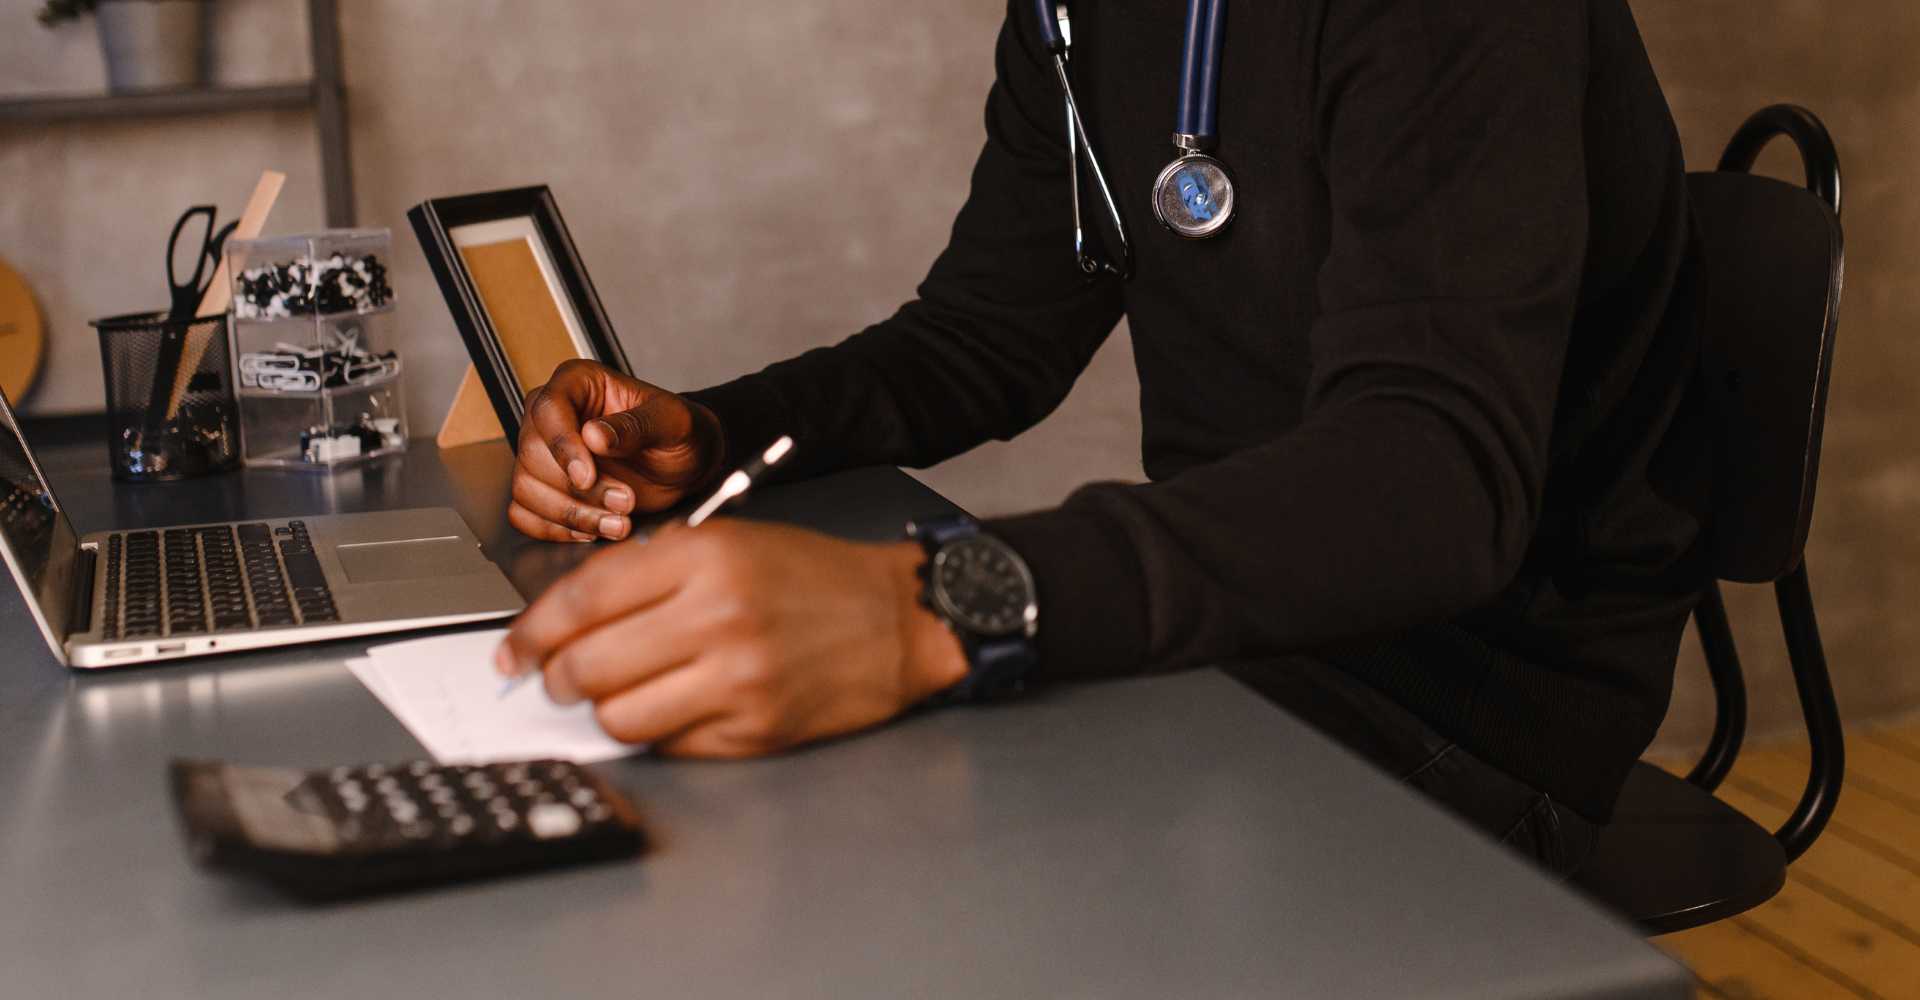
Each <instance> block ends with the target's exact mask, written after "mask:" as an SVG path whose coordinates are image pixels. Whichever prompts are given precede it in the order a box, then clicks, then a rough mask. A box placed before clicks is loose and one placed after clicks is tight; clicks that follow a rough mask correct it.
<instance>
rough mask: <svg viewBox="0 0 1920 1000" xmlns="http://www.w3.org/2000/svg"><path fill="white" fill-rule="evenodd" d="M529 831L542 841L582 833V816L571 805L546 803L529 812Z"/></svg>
mask: <svg viewBox="0 0 1920 1000" xmlns="http://www.w3.org/2000/svg"><path fill="white" fill-rule="evenodd" d="M527 829H529V830H531V831H533V835H534V836H536V837H539V838H540V839H542V840H546V839H548V838H551V837H566V836H571V835H572V834H575V833H578V832H580V814H579V813H578V812H575V811H574V808H573V807H572V806H569V805H562V804H560V803H558V802H545V803H541V804H540V805H537V806H534V807H533V808H532V809H529V810H527Z"/></svg>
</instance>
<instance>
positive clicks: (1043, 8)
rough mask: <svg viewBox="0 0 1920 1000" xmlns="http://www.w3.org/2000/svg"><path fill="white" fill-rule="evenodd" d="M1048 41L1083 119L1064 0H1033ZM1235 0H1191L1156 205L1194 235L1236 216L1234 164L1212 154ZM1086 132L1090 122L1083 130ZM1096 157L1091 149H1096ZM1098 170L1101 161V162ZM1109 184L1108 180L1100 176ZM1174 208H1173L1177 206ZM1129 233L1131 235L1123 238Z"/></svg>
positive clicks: (1165, 221) (1164, 218)
mask: <svg viewBox="0 0 1920 1000" xmlns="http://www.w3.org/2000/svg"><path fill="white" fill-rule="evenodd" d="M1032 3H1033V12H1034V21H1035V23H1036V24H1037V25H1038V26H1039V29H1040V42H1041V45H1042V46H1044V47H1045V48H1046V50H1047V51H1048V52H1049V53H1051V54H1052V55H1053V60H1054V67H1055V70H1056V72H1057V73H1058V74H1059V76H1060V84H1061V86H1062V87H1063V88H1065V89H1066V91H1067V95H1068V102H1069V109H1070V111H1071V113H1072V114H1074V115H1075V116H1076V118H1077V116H1078V114H1079V111H1078V108H1077V106H1076V105H1074V103H1073V98H1072V94H1073V88H1072V85H1071V84H1070V83H1069V82H1068V80H1067V72H1066V55H1067V47H1068V41H1067V38H1066V36H1065V35H1064V34H1062V32H1061V30H1060V26H1059V24H1058V23H1057V22H1056V17H1058V16H1064V15H1059V14H1057V13H1056V6H1058V7H1062V8H1064V6H1065V3H1064V0H1032ZM1226 8H1227V0H1187V17H1186V33H1185V38H1184V39H1183V41H1182V43H1181V48H1180V91H1179V105H1178V107H1177V108H1176V111H1175V116H1174V131H1173V145H1174V148H1175V157H1174V159H1173V161H1172V162H1171V163H1169V164H1167V167H1166V169H1164V170H1162V171H1161V172H1160V176H1159V177H1158V178H1156V179H1155V181H1154V185H1153V210H1154V216H1155V218H1157V219H1159V220H1160V222H1161V224H1162V225H1165V226H1166V227H1167V228H1168V229H1171V230H1173V231H1174V232H1175V233H1178V234H1179V235H1181V236H1184V237H1187V238H1189V239H1200V238H1204V237H1208V236H1212V235H1214V234H1215V233H1217V232H1219V231H1220V230H1221V229H1222V228H1223V227H1224V226H1225V225H1226V223H1227V221H1228V220H1229V219H1230V218H1231V217H1232V214H1233V179H1232V176H1231V175H1230V174H1229V173H1228V172H1227V169H1226V165H1225V164H1223V163H1221V162H1220V161H1219V160H1218V159H1216V158H1215V157H1213V156H1210V155H1208V153H1207V151H1208V150H1210V149H1212V148H1213V147H1214V145H1215V144H1216V143H1217V142H1218V140H1219V106H1220V56H1221V52H1222V50H1223V49H1224V48H1225V42H1226V32H1227V9H1226ZM1081 131H1082V134H1083V135H1084V132H1085V130H1084V128H1082V130H1081ZM1089 155H1090V156H1091V149H1089ZM1093 162H1094V164H1095V167H1094V169H1095V170H1098V169H1099V168H1098V160H1097V159H1094V160H1093ZM1100 180H1101V187H1102V188H1103V189H1104V188H1105V179H1104V178H1100ZM1170 206H1171V207H1170ZM1122 238H1123V239H1124V236H1123V237H1122Z"/></svg>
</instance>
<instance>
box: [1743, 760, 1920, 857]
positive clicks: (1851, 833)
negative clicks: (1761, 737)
mask: <svg viewBox="0 0 1920 1000" xmlns="http://www.w3.org/2000/svg"><path fill="white" fill-rule="evenodd" d="M1799 752H1800V753H1801V754H1802V755H1804V753H1805V750H1804V749H1801V750H1800V751H1799ZM1856 777H1858V776H1856ZM1806 780H1807V765H1806V762H1805V759H1804V756H1803V757H1802V758H1801V759H1795V756H1794V752H1793V751H1788V750H1780V749H1764V750H1748V751H1746V752H1744V753H1742V754H1741V755H1740V759H1739V761H1738V762H1737V763H1736V764H1735V765H1734V768H1733V774H1732V775H1731V776H1729V777H1728V778H1727V782H1728V783H1729V784H1731V785H1733V786H1734V787H1737V788H1740V789H1742V790H1744V791H1747V792H1750V793H1753V794H1755V795H1757V796H1759V797H1760V798H1763V799H1766V800H1767V801H1770V802H1774V803H1775V804H1778V805H1784V806H1791V805H1792V804H1793V803H1794V802H1797V801H1798V800H1799V798H1800V793H1801V790H1802V788H1803V787H1804V786H1805V784H1806ZM1829 830H1831V831H1832V832H1833V833H1834V834H1837V835H1840V836H1843V837H1845V838H1846V839H1848V840H1852V841H1854V842H1855V843H1858V844H1860V845H1862V846H1863V847H1866V848H1868V849H1869V850H1872V851H1873V852H1874V853H1876V854H1880V855H1881V856H1882V857H1885V858H1888V859H1889V860H1892V861H1894V862H1895V863H1897V864H1899V865H1900V866H1901V867H1903V868H1905V869H1907V870H1908V871H1912V872H1917V873H1920V814H1916V813H1915V812H1913V811H1912V810H1911V809H1909V808H1907V806H1906V805H1904V804H1902V803H1900V802H1897V801H1891V800H1888V799H1886V798H1883V797H1881V796H1879V795H1876V794H1874V792H1873V790H1872V789H1871V788H1868V787H1863V786H1862V785H1861V784H1860V783H1857V782H1847V783H1844V784H1843V785H1842V786H1841V793H1840V801H1839V803H1838V805H1837V806H1836V807H1835V809H1834V815H1833V821H1832V823H1831V824H1830V825H1829Z"/></svg>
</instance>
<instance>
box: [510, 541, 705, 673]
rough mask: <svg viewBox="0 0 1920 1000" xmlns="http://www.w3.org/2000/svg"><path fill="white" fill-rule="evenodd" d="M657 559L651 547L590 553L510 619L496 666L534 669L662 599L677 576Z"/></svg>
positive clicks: (512, 669)
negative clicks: (590, 634) (581, 638)
mask: <svg viewBox="0 0 1920 1000" xmlns="http://www.w3.org/2000/svg"><path fill="white" fill-rule="evenodd" d="M660 558H661V557H660V556H659V555H658V554H657V550H656V548H655V547H654V546H652V545H616V546H612V547H610V548H607V549H605V550H604V551H601V552H598V553H596V554H594V555H593V556H592V557H591V558H589V559H588V560H587V561H586V562H583V563H581V564H580V565H579V566H578V567H577V568H575V569H574V570H573V571H572V572H571V573H568V574H567V575H566V576H563V577H561V578H560V579H559V580H558V581H556V582H555V583H554V585H553V586H551V587H549V588H547V591H546V593H544V594H541V595H540V597H539V599H538V600H536V601H534V602H533V603H532V604H531V605H529V606H528V607H527V610H526V611H524V612H522V613H521V614H520V617H519V618H517V619H515V620H514V623H513V626H512V627H511V628H509V629H508V630H507V636H506V638H505V639H504V640H502V642H501V644H500V651H499V653H498V654H497V655H496V656H495V660H494V665H495V667H496V668H497V669H498V670H499V672H500V673H502V674H505V675H507V676H510V677H511V676H519V675H520V674H525V673H530V672H532V671H535V670H539V669H541V668H542V667H544V666H545V665H546V663H547V661H548V660H549V659H550V658H551V657H552V656H553V655H554V653H556V652H557V651H558V650H560V648H561V647H563V646H565V645H566V644H567V643H569V642H571V641H573V640H574V639H575V638H577V637H579V636H581V635H582V634H584V633H586V632H589V631H591V630H593V629H596V628H599V627H600V626H602V625H605V624H606V623H608V622H610V621H612V620H613V619H615V618H618V617H620V616H622V615H628V614H632V613H634V612H636V611H639V610H641V609H643V608H647V607H650V606H652V605H654V604H656V603H658V602H660V601H663V600H665V599H666V598H667V597H669V596H671V595H672V594H673V593H674V592H675V591H676V590H677V589H678V588H679V586H680V574H679V573H676V572H672V571H670V570H663V568H662V567H658V566H655V565H654V563H656V562H658V561H659V559H660Z"/></svg>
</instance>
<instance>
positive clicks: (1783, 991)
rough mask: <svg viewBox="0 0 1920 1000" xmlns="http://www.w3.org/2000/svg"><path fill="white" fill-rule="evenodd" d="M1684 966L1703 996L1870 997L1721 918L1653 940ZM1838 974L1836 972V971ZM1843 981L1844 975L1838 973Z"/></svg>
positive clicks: (1753, 999) (1745, 999)
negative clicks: (1717, 920) (1697, 980)
mask: <svg viewBox="0 0 1920 1000" xmlns="http://www.w3.org/2000/svg"><path fill="white" fill-rule="evenodd" d="M1654 943H1655V944H1657V945H1659V946H1660V947H1661V948H1662V949H1663V950H1665V951H1666V952H1667V954H1669V955H1672V956H1673V957H1675V958H1677V959H1679V960H1680V961H1682V962H1684V963H1686V966H1687V968H1689V969H1692V970H1693V974H1694V975H1695V976H1696V977H1698V979H1699V981H1700V984H1701V986H1702V987H1703V989H1702V991H1701V992H1703V993H1704V994H1705V995H1707V996H1712V997H1728V998H1737V1000H1802V998H1807V1000H1825V998H1829V997H1832V998H1839V1000H1852V998H1857V997H1863V996H1868V997H1870V996H1872V995H1873V994H1872V993H1871V992H1870V991H1867V990H1866V989H1865V988H1864V987H1862V986H1861V985H1860V984H1858V983H1847V982H1843V981H1842V980H1836V979H1834V978H1831V977H1829V976H1828V975H1826V974H1825V973H1823V972H1821V971H1820V970H1819V969H1817V968H1815V967H1814V966H1812V965H1809V964H1807V963H1805V962H1802V961H1800V960H1799V959H1797V958H1795V957H1793V956H1792V955H1791V954H1788V953H1787V952H1786V951H1782V950H1781V949H1780V948H1777V947H1775V946H1774V945H1773V944H1772V943H1771V942H1769V941H1768V940H1767V939H1766V938H1764V937H1761V936H1759V935H1757V934H1755V933H1754V932H1753V931H1751V930H1748V929H1747V928H1744V927H1741V926H1740V925H1738V924H1736V923H1734V922H1732V921H1728V920H1723V921H1721V922H1719V923H1717V924H1708V925H1707V926H1705V927H1696V928H1694V929H1693V930H1690V931H1681V932H1679V933H1678V934H1667V935H1664V936H1662V937H1658V938H1655V939H1654ZM1836 971H1838V970H1836ZM1841 975H1842V979H1844V975H1845V974H1844V973H1842V974H1841Z"/></svg>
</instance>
